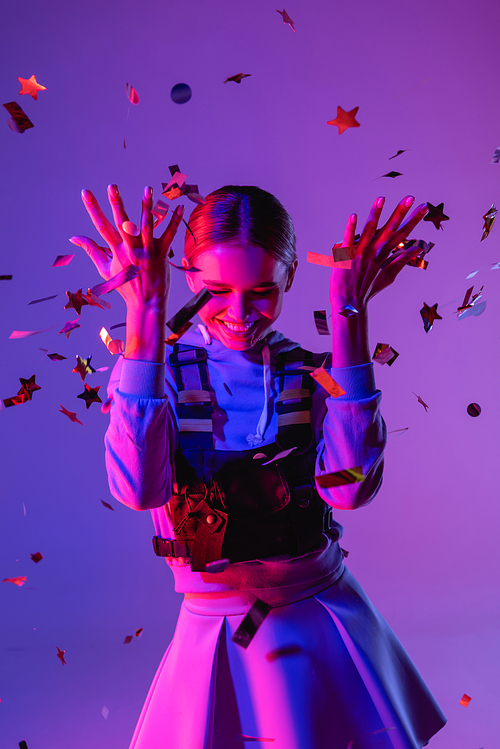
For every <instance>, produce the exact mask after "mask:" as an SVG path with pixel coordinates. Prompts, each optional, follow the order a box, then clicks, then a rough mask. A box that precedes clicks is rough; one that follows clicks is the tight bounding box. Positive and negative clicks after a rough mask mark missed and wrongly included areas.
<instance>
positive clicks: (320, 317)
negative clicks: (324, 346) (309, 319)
mask: <svg viewBox="0 0 500 749" xmlns="http://www.w3.org/2000/svg"><path fill="white" fill-rule="evenodd" d="M313 314H314V324H315V325H316V330H317V331H318V333H319V335H330V331H329V330H328V323H327V321H326V310H324V309H317V310H315V311H314V313H313Z"/></svg>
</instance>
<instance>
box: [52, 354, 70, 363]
mask: <svg viewBox="0 0 500 749" xmlns="http://www.w3.org/2000/svg"><path fill="white" fill-rule="evenodd" d="M47 356H48V357H49V359H50V360H51V361H63V360H64V359H67V358H68V357H67V356H62V354H56V353H54V354H47Z"/></svg>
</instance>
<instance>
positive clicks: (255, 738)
mask: <svg viewBox="0 0 500 749" xmlns="http://www.w3.org/2000/svg"><path fill="white" fill-rule="evenodd" d="M278 12H279V11H278ZM294 31H295V29H294ZM234 740H235V741H275V739H264V738H262V737H261V736H247V735H246V734H243V733H238V734H237V735H236V736H235V737H234Z"/></svg>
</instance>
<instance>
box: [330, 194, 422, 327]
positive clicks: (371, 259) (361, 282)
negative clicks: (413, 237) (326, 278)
mask: <svg viewBox="0 0 500 749" xmlns="http://www.w3.org/2000/svg"><path fill="white" fill-rule="evenodd" d="M414 201H415V198H413V197H412V196H411V195H408V196H407V197H406V198H404V199H403V200H402V201H401V202H400V203H399V204H398V205H397V206H396V208H395V210H394V211H393V213H392V215H391V216H390V218H389V219H388V221H387V222H386V223H385V224H384V226H382V227H381V228H380V229H377V226H378V222H379V219H380V214H381V213H382V209H383V207H384V203H385V198H377V200H376V201H375V203H374V204H373V206H372V209H371V211H370V215H369V216H368V221H367V222H366V225H365V227H364V229H363V231H362V233H361V236H360V238H359V240H358V241H357V242H356V241H355V240H354V237H355V234H356V222H357V216H356V214H352V215H351V216H350V217H349V221H348V222H347V226H346V230H345V232H344V241H343V243H342V244H343V246H344V247H349V248H353V247H354V248H355V250H356V252H355V256H354V257H353V260H352V264H351V268H350V269H349V270H347V269H340V268H335V267H334V268H333V269H332V274H331V279H330V301H331V304H332V309H333V311H334V312H335V310H337V311H338V310H339V309H340V308H342V307H343V306H344V305H346V304H351V305H352V306H353V307H354V308H355V309H356V310H358V312H362V311H365V310H366V305H367V304H368V301H369V300H370V299H371V298H372V297H373V296H375V294H378V292H379V291H382V289H385V288H386V287H387V286H390V285H391V284H392V283H393V281H394V280H395V278H396V276H397V275H398V273H399V272H400V271H401V270H402V268H404V266H405V265H406V264H407V262H408V261H409V260H411V258H412V257H415V256H416V255H418V253H419V252H421V250H420V249H419V248H418V247H411V249H408V250H405V251H404V252H401V253H398V254H395V255H394V259H393V260H391V261H390V262H389V263H388V264H386V263H385V262H384V261H386V260H388V259H389V258H390V255H391V253H392V251H393V250H394V249H395V248H396V247H397V246H398V245H399V244H400V243H401V242H404V241H405V240H406V239H407V237H408V235H409V234H410V232H412V231H413V229H414V228H415V227H416V226H417V224H418V223H419V222H420V221H421V220H422V219H423V218H424V216H425V214H426V213H427V212H428V208H427V203H423V204H422V205H419V206H418V208H416V209H415V210H414V211H413V212H412V213H411V214H410V215H408V213H409V211H410V209H411V207H412V206H413V203H414Z"/></svg>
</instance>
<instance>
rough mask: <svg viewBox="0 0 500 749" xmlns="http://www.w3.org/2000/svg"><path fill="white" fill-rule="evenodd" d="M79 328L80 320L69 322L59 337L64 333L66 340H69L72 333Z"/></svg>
mask: <svg viewBox="0 0 500 749" xmlns="http://www.w3.org/2000/svg"><path fill="white" fill-rule="evenodd" d="M77 328H81V325H80V323H79V322H78V318H77V319H76V320H68V322H67V323H66V325H65V326H64V328H61V330H60V331H59V335H60V334H61V333H64V335H65V336H66V338H69V336H70V334H71V331H72V330H76V329H77Z"/></svg>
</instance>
